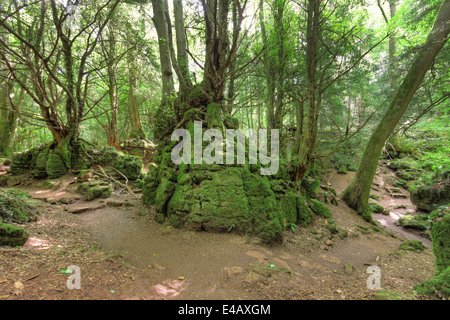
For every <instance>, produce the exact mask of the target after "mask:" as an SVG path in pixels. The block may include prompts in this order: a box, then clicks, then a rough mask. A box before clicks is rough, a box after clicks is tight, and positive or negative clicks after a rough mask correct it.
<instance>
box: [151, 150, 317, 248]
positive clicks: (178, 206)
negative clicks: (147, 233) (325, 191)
mask: <svg viewBox="0 0 450 320" xmlns="http://www.w3.org/2000/svg"><path fill="white" fill-rule="evenodd" d="M169 151H170V149H169ZM167 155H168V156H167ZM157 160H158V161H160V162H159V166H158V167H157V168H154V169H153V170H151V171H150V172H149V173H148V175H147V177H146V178H145V180H144V188H143V200H144V202H145V203H146V204H148V205H154V206H155V211H156V220H157V221H159V222H163V221H167V222H169V223H170V224H171V225H173V226H175V227H185V228H188V229H193V230H206V231H213V232H230V231H233V232H237V233H239V234H253V235H258V236H259V237H260V239H261V240H262V241H263V242H267V243H270V242H281V241H282V239H283V230H285V229H287V228H289V226H290V225H292V224H295V223H297V222H300V224H302V225H307V224H308V223H309V222H310V221H311V218H312V213H311V211H310V209H309V208H308V207H307V205H306V204H305V200H304V198H303V197H302V196H301V195H300V194H298V193H297V192H295V191H294V190H293V189H292V188H290V187H289V186H288V185H286V184H284V185H283V184H281V183H279V182H276V183H274V184H271V182H270V180H269V178H267V177H265V176H261V175H259V174H258V173H254V172H252V171H250V169H249V167H248V166H237V165H235V166H224V165H205V164H192V165H188V164H181V165H180V166H177V167H175V166H174V165H173V164H172V163H171V160H170V153H168V152H167V150H166V151H163V154H162V155H159V156H158V159H157ZM274 190H275V191H274Z"/></svg>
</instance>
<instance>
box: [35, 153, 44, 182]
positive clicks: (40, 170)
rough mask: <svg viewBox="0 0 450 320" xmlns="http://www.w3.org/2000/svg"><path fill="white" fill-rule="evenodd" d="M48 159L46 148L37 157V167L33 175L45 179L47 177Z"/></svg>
mask: <svg viewBox="0 0 450 320" xmlns="http://www.w3.org/2000/svg"><path fill="white" fill-rule="evenodd" d="M47 161H48V151H47V150H44V151H41V152H40V153H39V155H38V156H37V158H36V167H35V171H34V174H33V176H34V177H35V178H37V179H44V178H45V177H47Z"/></svg>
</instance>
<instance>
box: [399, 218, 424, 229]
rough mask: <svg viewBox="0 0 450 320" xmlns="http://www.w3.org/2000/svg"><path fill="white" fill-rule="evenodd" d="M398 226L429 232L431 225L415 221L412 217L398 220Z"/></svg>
mask: <svg viewBox="0 0 450 320" xmlns="http://www.w3.org/2000/svg"><path fill="white" fill-rule="evenodd" d="M396 224H398V225H401V226H402V227H404V228H409V229H416V230H427V229H428V228H429V226H430V224H429V223H428V222H427V221H423V220H419V219H414V218H413V217H410V216H403V217H401V218H400V219H398V220H397V222H396Z"/></svg>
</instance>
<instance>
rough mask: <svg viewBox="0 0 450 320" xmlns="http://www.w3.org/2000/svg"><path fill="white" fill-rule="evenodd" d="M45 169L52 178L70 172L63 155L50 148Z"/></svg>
mask: <svg viewBox="0 0 450 320" xmlns="http://www.w3.org/2000/svg"><path fill="white" fill-rule="evenodd" d="M45 170H46V171H47V175H48V176H49V178H51V179H54V178H59V177H62V176H63V175H65V174H66V173H67V172H68V168H67V167H66V165H65V164H64V162H63V160H62V159H61V156H60V155H59V154H58V153H57V152H56V151H55V150H50V153H49V154H48V159H47V165H46V168H45Z"/></svg>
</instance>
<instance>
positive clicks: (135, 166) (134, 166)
mask: <svg viewBox="0 0 450 320" xmlns="http://www.w3.org/2000/svg"><path fill="white" fill-rule="evenodd" d="M113 167H114V168H115V169H116V170H118V171H120V173H122V174H123V175H124V176H126V177H127V179H129V180H136V179H139V178H140V177H141V176H142V167H143V163H142V160H141V159H140V158H138V157H136V156H132V155H125V154H121V155H120V156H119V157H117V158H116V160H115V161H114V162H113ZM118 178H119V179H120V178H122V176H120V177H119V176H118Z"/></svg>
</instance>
